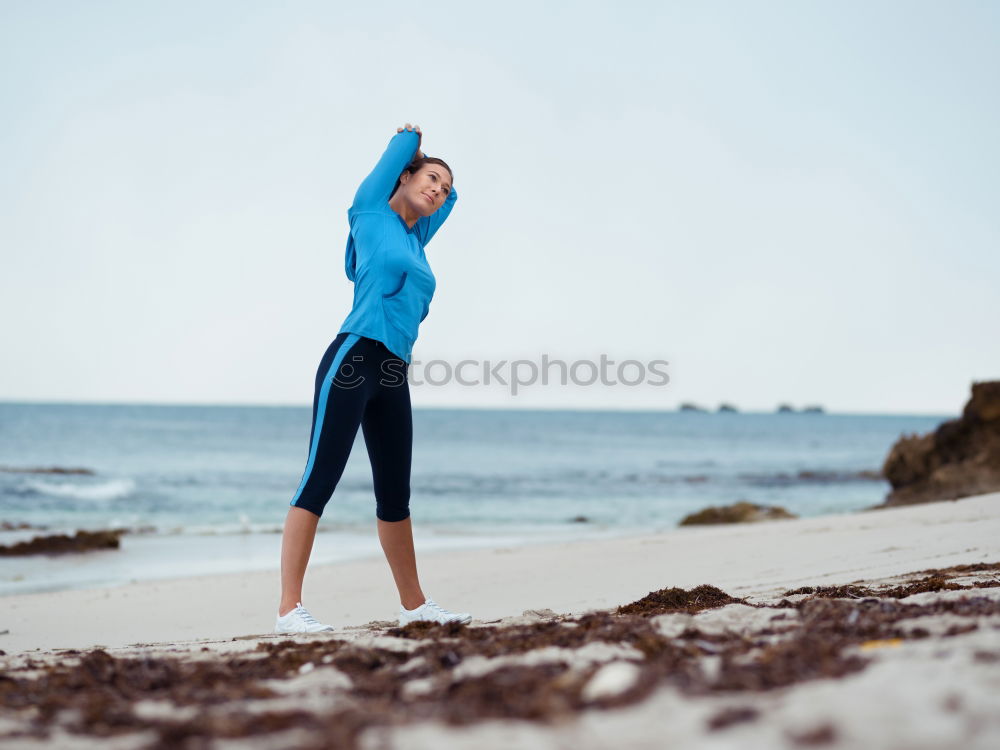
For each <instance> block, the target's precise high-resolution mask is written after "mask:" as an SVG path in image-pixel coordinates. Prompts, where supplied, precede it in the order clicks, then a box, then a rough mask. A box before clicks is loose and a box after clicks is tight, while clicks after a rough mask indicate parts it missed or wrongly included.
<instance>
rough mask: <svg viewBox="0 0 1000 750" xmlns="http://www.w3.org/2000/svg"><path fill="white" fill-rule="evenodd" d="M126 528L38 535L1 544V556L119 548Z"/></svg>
mask: <svg viewBox="0 0 1000 750" xmlns="http://www.w3.org/2000/svg"><path fill="white" fill-rule="evenodd" d="M123 533H124V529H110V530H107V531H78V532H76V534H74V535H73V536H67V535H66V534H52V535H51V536H37V537H35V538H34V539H32V540H30V541H27V542H18V543H17V544H11V545H9V546H8V545H0V557H13V556H15V555H58V554H65V553H67V552H89V551H90V550H96V549H118V548H119V547H120V546H121V542H120V541H119V537H121V535H122V534H123Z"/></svg>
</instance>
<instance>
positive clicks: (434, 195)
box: [399, 163, 451, 216]
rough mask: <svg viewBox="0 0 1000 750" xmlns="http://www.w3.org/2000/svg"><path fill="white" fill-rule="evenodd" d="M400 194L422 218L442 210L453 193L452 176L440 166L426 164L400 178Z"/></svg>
mask: <svg viewBox="0 0 1000 750" xmlns="http://www.w3.org/2000/svg"><path fill="white" fill-rule="evenodd" d="M399 192H402V193H403V196H404V197H405V198H406V200H407V202H408V203H409V204H410V205H411V206H413V207H414V208H415V209H416V210H417V213H419V214H421V215H422V216H430V215H431V214H432V213H434V212H435V211H437V210H438V209H439V208H441V205H442V204H443V203H444V202H445V199H446V198H447V197H448V193H450V192H451V174H450V173H449V172H448V170H447V169H445V168H444V167H442V166H441V165H440V164H434V163H430V164H424V165H423V166H422V167H420V169H418V170H417V171H416V172H414V173H413V174H411V173H409V172H404V173H403V174H401V175H400V176H399Z"/></svg>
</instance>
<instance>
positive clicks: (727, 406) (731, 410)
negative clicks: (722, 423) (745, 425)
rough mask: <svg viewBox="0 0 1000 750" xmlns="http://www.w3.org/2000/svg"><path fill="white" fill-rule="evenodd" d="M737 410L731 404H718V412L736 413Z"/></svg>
mask: <svg viewBox="0 0 1000 750" xmlns="http://www.w3.org/2000/svg"><path fill="white" fill-rule="evenodd" d="M738 412H739V409H737V408H736V407H735V406H733V405H732V404H719V413H729V414H736V413H738Z"/></svg>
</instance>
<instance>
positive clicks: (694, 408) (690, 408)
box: [680, 401, 708, 412]
mask: <svg viewBox="0 0 1000 750" xmlns="http://www.w3.org/2000/svg"><path fill="white" fill-rule="evenodd" d="M680 410H681V411H696V412H705V411H708V410H707V409H705V408H704V407H702V406H698V405H697V404H692V403H691V402H690V401H685V402H684V403H683V404H681V405H680Z"/></svg>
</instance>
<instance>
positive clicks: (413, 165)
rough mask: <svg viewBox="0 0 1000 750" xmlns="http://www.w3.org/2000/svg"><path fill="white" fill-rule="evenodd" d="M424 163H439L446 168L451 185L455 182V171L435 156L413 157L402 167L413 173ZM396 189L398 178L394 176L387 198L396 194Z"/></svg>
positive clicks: (405, 170) (397, 187)
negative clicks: (394, 179)
mask: <svg viewBox="0 0 1000 750" xmlns="http://www.w3.org/2000/svg"><path fill="white" fill-rule="evenodd" d="M424 164H440V165H441V166H442V167H444V168H445V169H447V170H448V174H450V175H451V182H452V185H454V184H455V173H454V172H452V171H451V167H449V166H448V165H447V163H445V160H444V159H438V158H437V157H436V156H421V157H420V158H419V159H414V160H413V161H411V162H410V163H409V164H407V165H406V169H404V170H403V172H409V173H410V174H414V173H415V172H418V171H420V168H421V167H422V166H424ZM400 176H402V175H400ZM398 189H399V178H396V184H395V185H393V187H392V192H391V193H389V198H392V196H394V195H395V194H396V191H397V190H398Z"/></svg>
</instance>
